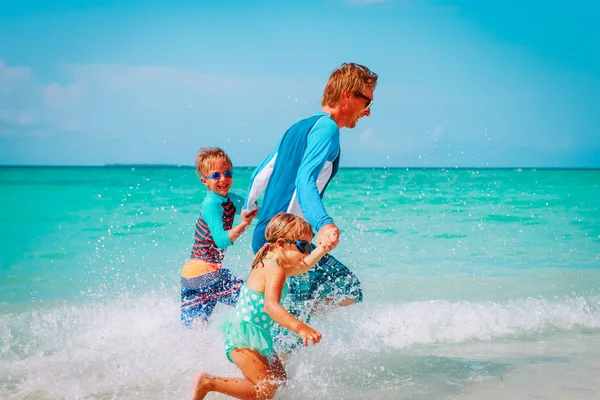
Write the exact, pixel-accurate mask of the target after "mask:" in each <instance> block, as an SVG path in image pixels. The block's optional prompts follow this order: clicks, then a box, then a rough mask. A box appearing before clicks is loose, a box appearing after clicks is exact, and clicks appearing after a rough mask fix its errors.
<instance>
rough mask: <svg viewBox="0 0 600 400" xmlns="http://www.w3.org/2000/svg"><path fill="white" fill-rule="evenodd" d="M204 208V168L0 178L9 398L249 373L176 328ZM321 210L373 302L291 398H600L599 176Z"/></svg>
mask: <svg viewBox="0 0 600 400" xmlns="http://www.w3.org/2000/svg"><path fill="white" fill-rule="evenodd" d="M251 172H252V170H251V169H248V168H246V169H244V168H238V169H236V175H235V179H234V187H233V190H232V191H234V192H236V193H239V194H241V195H244V194H245V193H244V190H245V188H246V186H247V183H248V179H249V177H250V174H251ZM204 193H205V189H204V187H203V186H202V185H201V183H200V182H199V180H198V178H197V177H196V175H195V171H194V169H192V168H156V167H122V168H108V167H107V168H0V234H1V239H2V240H0V398H1V399H29V400H34V399H40V400H41V399H186V398H189V397H190V394H191V389H192V380H193V377H194V375H195V374H196V373H197V372H199V371H208V372H210V373H213V374H222V375H230V376H240V373H239V371H238V370H237V369H236V368H235V366H234V365H233V364H230V363H229V362H228V361H227V360H226V358H225V355H224V351H223V345H222V339H221V337H220V335H219V333H218V330H217V328H215V327H214V325H213V326H209V327H208V328H207V329H206V330H185V329H183V328H182V327H181V326H180V323H179V273H180V269H181V267H182V265H183V264H184V262H185V261H186V259H187V258H188V257H189V253H190V250H191V246H192V241H193V230H194V224H195V222H196V219H197V216H198V211H199V205H200V204H201V202H202V199H203V197H204ZM324 203H325V205H326V208H327V209H328V210H329V211H330V213H331V215H332V216H333V217H334V219H335V221H336V223H337V224H338V225H339V227H340V228H341V229H342V237H341V243H340V246H339V247H338V248H337V249H335V250H334V252H333V254H334V255H335V256H336V257H337V258H338V259H339V260H341V261H343V262H344V263H345V264H346V265H347V266H348V267H350V268H351V269H353V270H354V271H355V272H356V274H357V275H358V277H359V278H360V279H361V281H362V284H363V289H364V293H365V296H364V302H363V303H361V304H357V305H352V306H350V307H345V308H343V309H334V310H330V311H329V312H325V313H323V314H322V315H319V316H317V317H316V318H314V319H313V321H312V324H313V326H314V327H315V328H317V329H318V330H320V331H321V332H322V333H323V340H322V342H321V343H320V344H319V345H317V346H314V347H313V346H311V347H308V348H305V349H304V350H303V351H302V352H300V353H299V354H298V355H297V356H296V357H294V358H293V359H292V360H291V362H290V364H289V366H288V375H289V377H290V382H289V384H288V386H287V387H285V388H284V389H283V390H281V391H280V392H279V394H278V396H279V398H285V399H364V398H369V399H371V400H375V399H448V400H450V399H598V398H600V379H598V371H600V170H518V169H510V170H509V169H507V170H502V169H342V170H340V172H339V173H338V175H337V176H336V178H335V180H334V181H333V182H332V183H331V184H330V185H329V187H328V190H327V193H326V195H325V197H324ZM249 232H251V231H250V230H249V231H248V232H247V233H246V234H245V235H244V236H242V237H241V238H240V239H239V241H238V242H236V244H235V245H234V246H232V247H231V249H230V250H229V252H228V255H227V258H226V262H225V266H227V267H229V268H231V269H232V270H233V272H234V273H236V274H238V275H239V276H242V277H245V276H246V275H247V273H248V271H249V264H250V261H251V259H252V254H251V251H250V233H249ZM228 310H229V308H228V307H226V306H223V305H219V306H218V307H217V310H216V314H217V317H218V315H219V314H223V313H224V312H227V311H228ZM208 398H214V399H217V398H225V396H222V395H216V394H211V395H209V397H208Z"/></svg>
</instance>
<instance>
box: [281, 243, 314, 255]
mask: <svg viewBox="0 0 600 400" xmlns="http://www.w3.org/2000/svg"><path fill="white" fill-rule="evenodd" d="M283 243H293V244H295V245H296V247H297V248H298V250H299V251H300V252H301V253H303V254H310V242H307V241H306V240H284V241H283Z"/></svg>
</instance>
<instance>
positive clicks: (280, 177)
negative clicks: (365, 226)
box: [244, 112, 340, 253]
mask: <svg viewBox="0 0 600 400" xmlns="http://www.w3.org/2000/svg"><path fill="white" fill-rule="evenodd" d="M339 159H340V130H339V128H338V126H337V125H336V123H335V121H334V120H333V119H332V118H331V115H329V114H327V113H323V112H321V113H317V114H316V115H314V116H312V117H309V118H306V119H303V120H300V121H298V122H296V123H295V124H294V125H292V126H291V127H290V129H288V130H287V132H286V133H285V134H284V135H283V137H282V138H281V139H280V141H279V143H278V145H277V147H276V148H275V150H274V151H273V152H272V153H271V154H270V155H269V156H268V157H267V158H266V159H265V160H264V161H263V162H262V163H261V164H260V165H259V166H258V168H256V170H255V171H254V173H253V174H252V177H251V178H250V186H249V189H248V195H247V196H246V203H245V205H244V209H246V210H248V211H250V210H252V209H254V208H255V203H256V201H257V200H258V198H259V197H260V195H261V194H262V192H263V191H264V192H265V196H264V200H263V205H262V207H261V210H260V212H259V213H258V217H259V219H258V224H257V226H256V228H255V229H254V236H253V238H252V249H253V250H254V252H255V253H256V252H257V251H258V250H259V249H260V248H261V246H263V245H264V244H265V242H266V239H265V229H266V226H267V224H268V223H269V221H270V220H271V218H272V217H273V216H274V215H275V214H277V213H280V212H288V213H292V214H295V215H298V216H300V217H303V218H304V219H306V220H307V221H308V222H309V223H310V224H311V225H312V227H313V228H314V229H315V230H316V231H318V230H319V229H321V228H322V227H323V226H324V225H327V224H331V223H333V219H332V218H331V217H330V216H329V214H327V211H325V207H323V203H322V201H321V199H322V196H323V193H324V191H325V189H326V188H327V185H328V184H329V182H330V181H331V179H333V177H334V176H335V174H336V173H337V170H338V166H339Z"/></svg>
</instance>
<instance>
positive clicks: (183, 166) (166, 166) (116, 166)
mask: <svg viewBox="0 0 600 400" xmlns="http://www.w3.org/2000/svg"><path fill="white" fill-rule="evenodd" d="M256 167H258V166H249V165H240V166H236V167H234V168H241V169H253V168H256ZM0 168H7V169H8V168H31V169H34V168H114V169H125V168H164V169H178V168H181V169H193V168H196V167H195V166H194V165H188V164H118V163H115V164H104V165H76V164H73V165H68V164H57V165H52V164H49V165H44V164H7V165H2V164H0ZM339 169H383V170H385V169H444V170H445V169H448V170H450V169H456V170H458V169H512V170H519V169H520V170H537V169H539V170H600V166H599V167H566V166H562V167H551V166H537V167H532V166H528V167H525V166H483V167H478V166H395V167H389V166H344V167H339Z"/></svg>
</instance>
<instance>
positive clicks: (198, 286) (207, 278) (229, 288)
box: [181, 268, 244, 328]
mask: <svg viewBox="0 0 600 400" xmlns="http://www.w3.org/2000/svg"><path fill="white" fill-rule="evenodd" d="M243 283H244V281H243V280H241V279H238V278H236V277H235V276H233V275H232V274H231V272H230V271H229V270H228V269H226V268H223V269H218V270H216V271H212V272H208V273H206V274H203V275H200V276H196V277H193V278H183V277H182V278H181V321H182V323H183V325H184V326H185V327H188V328H189V327H191V326H192V324H193V322H194V321H196V320H202V321H203V322H207V321H208V319H209V318H210V316H211V315H212V313H213V311H214V309H215V306H216V305H217V302H219V303H223V304H226V305H228V306H234V305H235V304H236V303H237V300H238V297H239V294H240V288H241V287H242V284H243Z"/></svg>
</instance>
